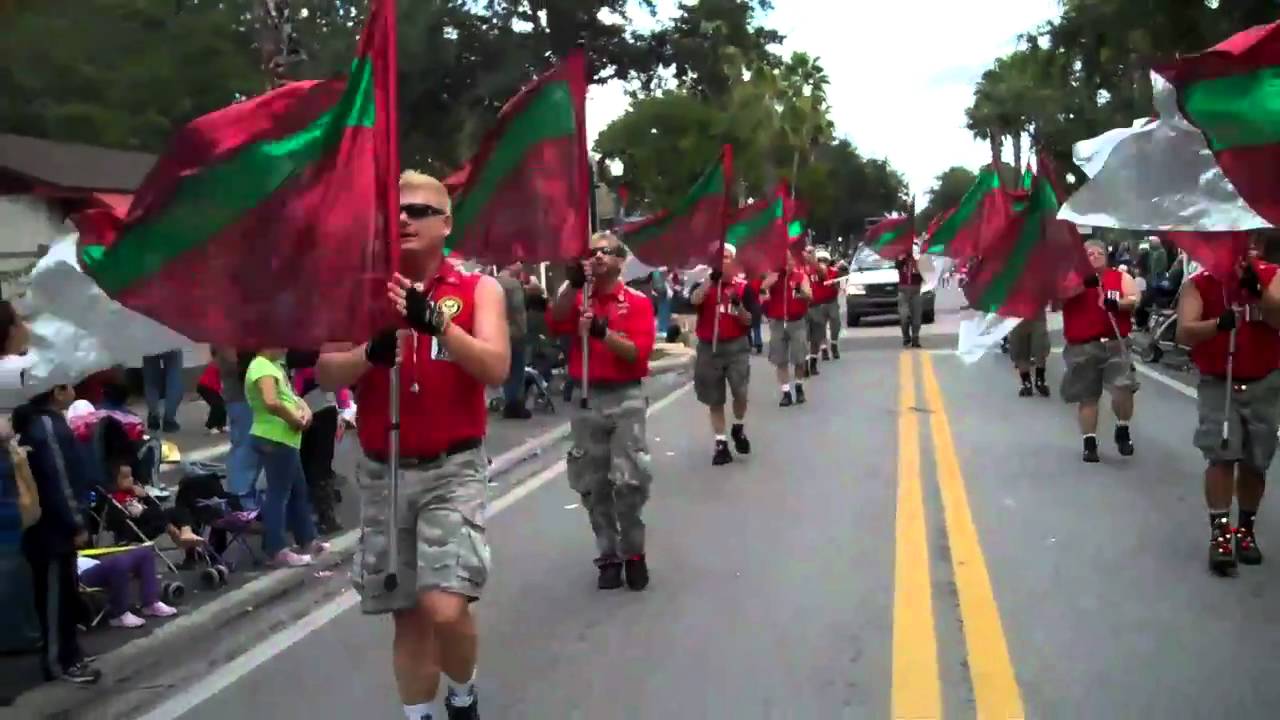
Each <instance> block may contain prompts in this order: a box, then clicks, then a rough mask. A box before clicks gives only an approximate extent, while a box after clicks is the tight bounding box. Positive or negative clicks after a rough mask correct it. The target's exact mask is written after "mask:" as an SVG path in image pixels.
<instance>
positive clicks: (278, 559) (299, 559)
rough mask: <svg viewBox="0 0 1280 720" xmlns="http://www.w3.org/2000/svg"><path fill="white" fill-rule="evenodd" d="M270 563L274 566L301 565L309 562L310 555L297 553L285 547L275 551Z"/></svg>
mask: <svg viewBox="0 0 1280 720" xmlns="http://www.w3.org/2000/svg"><path fill="white" fill-rule="evenodd" d="M271 564H272V565H274V566H276V567H303V566H304V565H310V564H311V556H310V555H299V554H298V553H296V552H294V551H292V550H290V549H289V548H285V549H284V550H281V551H280V552H278V553H276V556H275V557H274V558H271Z"/></svg>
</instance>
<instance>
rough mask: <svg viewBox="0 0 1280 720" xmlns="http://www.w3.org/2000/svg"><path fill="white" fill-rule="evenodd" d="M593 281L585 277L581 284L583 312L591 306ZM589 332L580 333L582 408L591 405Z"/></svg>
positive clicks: (584, 408)
mask: <svg viewBox="0 0 1280 720" xmlns="http://www.w3.org/2000/svg"><path fill="white" fill-rule="evenodd" d="M594 284H595V282H594V281H593V280H592V279H591V278H587V284H586V285H584V286H582V309H583V312H586V311H588V310H590V308H591V290H592V287H591V286H592V285H594ZM590 378H591V334H590V332H585V333H582V400H581V401H580V404H581V406H582V409H583V410H586V409H587V408H589V407H591V400H590V395H591V380H590Z"/></svg>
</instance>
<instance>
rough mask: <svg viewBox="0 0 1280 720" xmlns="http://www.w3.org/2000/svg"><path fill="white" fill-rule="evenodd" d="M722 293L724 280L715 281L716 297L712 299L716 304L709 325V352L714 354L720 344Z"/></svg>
mask: <svg viewBox="0 0 1280 720" xmlns="http://www.w3.org/2000/svg"><path fill="white" fill-rule="evenodd" d="M721 272H724V270H721ZM723 292H724V280H723V279H720V280H717V281H716V296H715V298H714V300H715V301H716V304H715V308H716V314H715V317H714V321H713V323H712V325H711V352H712V353H715V351H716V346H717V345H718V344H719V343H720V296H721V294H722V293H723ZM704 302H705V301H704Z"/></svg>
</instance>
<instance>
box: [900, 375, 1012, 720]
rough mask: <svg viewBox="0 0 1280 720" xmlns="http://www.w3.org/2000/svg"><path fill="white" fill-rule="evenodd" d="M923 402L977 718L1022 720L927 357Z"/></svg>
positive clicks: (997, 616) (943, 409)
mask: <svg viewBox="0 0 1280 720" xmlns="http://www.w3.org/2000/svg"><path fill="white" fill-rule="evenodd" d="M922 362H923V367H924V394H925V402H926V403H927V404H928V406H929V408H930V409H931V410H933V412H932V413H931V415H930V420H929V422H930V427H931V431H932V434H933V448H934V453H935V455H936V457H937V461H938V463H937V464H938V487H939V489H940V490H941V493H942V509H943V517H944V519H945V521H946V525H947V539H948V542H949V543H950V546H951V569H952V574H953V575H954V577H955V583H956V592H957V593H958V594H959V596H960V620H961V623H962V624H963V625H964V639H965V645H966V647H967V649H968V657H969V677H970V679H971V680H972V682H973V694H974V704H975V706H976V710H977V716H978V717H979V718H1000V720H1004V719H1005V718H1023V717H1025V716H1026V715H1025V713H1024V711H1023V708H1022V695H1021V691H1020V690H1019V689H1018V679H1017V677H1016V676H1015V674H1014V670H1013V662H1012V661H1011V660H1010V658H1009V647H1008V645H1007V644H1006V642H1005V636H1004V628H1003V627H1002V625H1001V622H1000V609H999V608H998V607H997V606H996V597H995V592H994V591H993V590H992V588H991V577H990V575H989V574H988V573H987V562H986V559H985V558H984V557H983V555H982V543H981V542H980V541H979V539H978V529H977V527H975V526H974V524H973V515H972V514H971V513H970V511H969V498H968V495H967V493H966V491H965V483H964V476H963V475H962V474H961V471H960V459H959V457H958V456H957V455H956V447H955V441H954V439H953V438H952V437H951V424H950V421H948V419H947V411H946V405H945V404H944V402H943V400H942V390H941V388H940V387H939V385H938V377H937V375H935V374H934V372H933V358H931V357H929V356H928V355H925V356H924V357H923V360H922Z"/></svg>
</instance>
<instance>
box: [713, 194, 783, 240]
mask: <svg viewBox="0 0 1280 720" xmlns="http://www.w3.org/2000/svg"><path fill="white" fill-rule="evenodd" d="M782 211H783V199H782V198H778V199H777V200H774V201H773V202H772V203H770V204H769V205H768V206H767V207H766V208H765V209H763V210H761V211H760V212H758V213H756V214H755V215H752V216H751V217H749V218H747V219H745V220H740V221H738V222H736V223H734V224H733V225H730V226H729V230H728V232H726V233H725V238H724V241H725V242H726V243H728V244H730V245H732V246H734V247H735V248H737V247H742V245H743V241H744V240H749V239H750V238H753V237H755V236H757V235H759V234H760V233H762V232H764V231H765V230H767V229H768V228H769V226H770V225H772V224H773V223H774V222H776V221H778V220H779V219H781V218H782Z"/></svg>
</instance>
